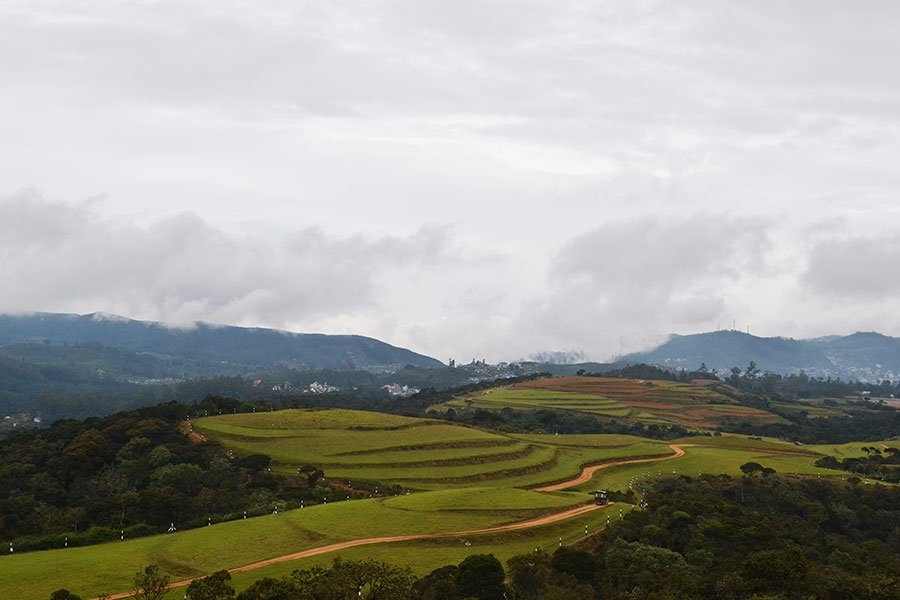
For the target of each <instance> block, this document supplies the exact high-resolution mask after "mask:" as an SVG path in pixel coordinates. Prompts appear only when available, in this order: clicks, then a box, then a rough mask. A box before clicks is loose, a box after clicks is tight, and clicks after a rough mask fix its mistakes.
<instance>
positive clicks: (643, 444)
mask: <svg viewBox="0 0 900 600" xmlns="http://www.w3.org/2000/svg"><path fill="white" fill-rule="evenodd" d="M194 428H195V430H196V431H198V432H200V433H202V434H203V435H205V436H207V437H209V438H212V439H215V440H218V441H220V442H221V443H223V444H225V445H226V446H228V447H230V448H231V449H233V450H234V451H235V452H236V453H237V454H242V453H255V452H261V453H265V454H269V455H271V456H273V458H275V460H276V463H275V468H276V469H283V470H288V471H290V470H293V469H295V468H296V466H297V465H301V464H315V465H319V466H322V467H324V469H325V471H326V474H327V475H328V476H329V477H340V478H354V477H355V478H357V479H358V480H359V479H363V478H370V479H371V480H373V481H380V482H395V483H402V484H403V485H404V486H406V487H407V488H409V489H415V490H431V491H416V492H413V493H411V494H405V495H401V496H395V497H389V498H378V499H369V500H353V501H343V502H332V503H329V504H328V505H322V506H313V507H308V508H305V509H302V510H294V511H289V512H283V513H282V514H281V515H278V516H266V517H258V518H251V519H247V520H241V521H234V522H230V523H221V524H217V525H213V526H211V527H206V528H202V529H195V530H190V531H183V532H179V533H178V534H175V535H163V536H154V537H147V538H141V539H136V540H131V541H126V542H119V543H111V544H103V545H98V546H91V547H84V548H70V549H67V550H52V551H45V552H34V553H26V554H16V555H12V556H4V557H0V598H16V599H24V600H30V599H32V598H33V599H35V600H39V599H40V600H44V599H45V598H47V597H48V596H49V593H50V592H51V591H53V590H54V589H57V588H59V587H63V586H65V587H69V588H70V589H73V590H74V591H76V592H78V593H79V594H82V595H83V596H85V597H91V596H93V595H96V594H98V593H100V592H103V591H110V592H112V591H115V592H120V591H124V590H127V589H128V587H129V584H130V579H131V577H132V575H133V573H134V572H135V571H137V570H138V569H139V568H140V567H142V566H143V565H146V564H150V563H155V564H158V565H160V566H161V567H162V568H163V569H164V570H165V571H166V572H167V573H169V574H171V575H172V576H173V577H174V578H175V579H183V578H186V577H192V576H199V575H204V574H208V573H210V572H213V571H215V570H218V569H221V568H228V567H237V566H240V565H244V564H248V563H251V562H255V561H259V560H264V559H267V558H271V557H276V556H281V555H284V554H290V553H293V552H296V551H299V550H303V549H306V548H315V547H320V546H325V545H328V544H331V543H335V542H340V541H345V540H350V539H358V538H364V537H375V536H384V535H398V534H403V535H407V534H416V533H436V532H456V531H468V530H472V529H479V528H484V527H489V526H494V525H497V524H501V523H509V522H515V521H520V520H524V519H529V518H534V517H535V516H537V515H541V514H545V513H552V512H558V511H560V510H564V509H566V508H568V507H572V506H575V505H578V504H581V503H585V502H587V501H589V500H590V497H589V496H588V495H587V494H585V493H584V492H586V491H590V490H594V489H598V488H607V489H622V490H624V489H627V488H628V487H630V486H633V485H635V484H636V483H640V482H643V481H648V480H649V479H652V478H655V477H659V476H662V475H668V474H672V472H673V471H675V472H677V473H679V474H685V475H696V474H699V473H729V474H738V473H739V467H740V465H741V464H743V463H745V462H748V461H755V462H759V463H761V464H763V465H765V466H770V467H773V468H775V469H776V470H777V471H779V472H780V473H799V474H804V475H809V476H816V475H818V476H832V477H844V476H846V474H845V473H843V472H840V471H828V470H825V469H819V468H816V467H814V466H813V462H814V461H815V460H816V458H818V457H820V456H821V455H822V454H825V453H828V454H835V455H838V456H842V455H858V454H861V451H859V447H860V446H863V445H872V444H846V445H842V446H802V447H801V446H795V445H793V444H789V443H785V442H781V441H778V440H774V439H755V438H747V437H745V436H737V435H721V436H697V437H690V438H685V439H682V440H676V441H675V443H676V444H678V445H680V446H681V447H682V448H683V449H684V450H685V452H686V454H685V455H684V456H682V457H680V458H675V459H672V460H667V461H665V462H659V463H654V462H650V463H640V464H632V465H618V466H612V467H610V468H608V469H604V470H602V471H599V472H598V473H596V474H595V476H594V478H593V480H591V481H589V482H588V483H585V484H584V485H582V486H581V487H580V489H576V490H572V491H566V492H553V493H539V492H536V491H531V490H530V489H526V488H532V487H537V486H538V485H540V484H546V483H551V482H555V481H561V480H566V479H571V478H573V477H575V476H576V475H577V474H578V473H579V472H580V471H581V469H582V467H584V466H585V465H588V464H597V463H604V462H610V461H616V460H623V459H626V458H634V457H649V456H668V455H671V453H672V450H671V449H670V448H669V447H668V442H660V441H657V440H649V439H644V438H640V437H634V436H625V435H552V434H551V435H544V434H499V433H492V432H487V431H482V430H478V429H473V428H469V427H463V426H459V425H454V424H452V423H447V422H443V421H435V420H429V419H415V418H407V417H398V416H394V415H383V414H378V413H371V412H359V411H346V410H287V411H279V412H275V413H260V414H249V415H226V416H219V417H209V418H204V419H199V420H197V421H196V422H195V423H194ZM628 508H630V507H627V506H624V505H616V506H614V507H613V508H610V509H607V510H604V511H597V512H594V513H590V514H588V515H583V516H579V517H576V518H573V519H571V520H570V521H564V522H560V523H556V524H552V525H545V526H541V527H538V528H535V529H531V530H528V531H517V532H505V533H493V534H481V535H478V536H473V537H472V539H468V540H466V539H462V538H448V539H440V540H427V541H423V540H419V541H410V542H402V543H392V544H380V545H372V546H365V547H357V548H353V549H347V550H342V551H340V553H339V555H340V556H342V557H344V558H365V557H371V558H377V559H382V560H385V561H387V562H391V563H395V564H401V565H410V566H411V567H413V568H414V569H415V570H416V571H417V572H419V573H423V572H427V571H429V570H431V569H433V568H435V567H438V566H441V565H443V564H448V563H455V562H458V561H459V560H461V559H462V558H464V557H465V556H466V555H467V554H470V553H478V552H491V553H494V554H496V555H497V556H499V557H500V558H501V559H505V558H508V557H509V556H512V555H514V554H518V553H521V552H523V551H527V550H530V549H533V548H534V547H536V546H543V547H552V546H553V545H554V544H558V543H559V538H563V540H564V541H565V542H570V541H573V540H575V539H577V538H578V537H579V536H582V535H584V526H585V525H587V526H588V527H589V528H590V529H591V530H596V528H598V527H600V526H602V525H603V524H605V522H606V519H607V518H608V517H609V518H615V517H617V515H618V511H619V510H620V509H622V510H625V509H628ZM467 541H468V542H469V543H470V544H471V545H470V546H467V545H466V544H465V542H467ZM336 555H337V554H328V555H322V556H316V557H313V558H304V559H301V560H295V561H291V562H285V563H281V564H277V565H271V566H267V567H265V568H262V569H260V570H257V571H252V572H248V573H241V574H238V575H236V576H235V582H236V584H237V586H238V587H243V586H246V585H248V584H249V583H250V582H251V581H253V580H255V579H258V578H259V577H263V576H277V575H281V574H286V573H289V572H290V571H291V570H293V569H295V568H298V567H303V566H309V565H313V564H323V563H328V562H330V561H331V560H333V558H334V557H335V556H336ZM181 597H183V591H174V592H172V594H170V598H171V599H173V600H174V599H175V598H181Z"/></svg>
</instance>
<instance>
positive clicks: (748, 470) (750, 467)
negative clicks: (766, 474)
mask: <svg viewBox="0 0 900 600" xmlns="http://www.w3.org/2000/svg"><path fill="white" fill-rule="evenodd" d="M764 469H765V467H763V466H762V465H761V464H759V463H758V462H752V461H751V462H746V463H744V464H742V465H741V472H742V473H744V474H745V475H753V474H754V473H761V472H762V471H763V470H764Z"/></svg>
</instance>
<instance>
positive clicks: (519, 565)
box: [506, 552, 550, 600]
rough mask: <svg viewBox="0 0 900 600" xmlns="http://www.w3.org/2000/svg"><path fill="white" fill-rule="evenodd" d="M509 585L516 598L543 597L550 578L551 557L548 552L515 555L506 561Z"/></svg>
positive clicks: (521, 599) (518, 599) (520, 599)
mask: <svg viewBox="0 0 900 600" xmlns="http://www.w3.org/2000/svg"><path fill="white" fill-rule="evenodd" d="M506 567H507V569H508V570H509V587H510V592H512V595H513V598H516V600H530V599H531V598H535V599H537V598H543V597H544V592H545V590H546V588H547V583H548V580H549V579H550V557H549V556H548V555H547V553H546V552H533V553H531V554H523V555H521V556H514V557H512V558H511V559H509V560H508V561H506Z"/></svg>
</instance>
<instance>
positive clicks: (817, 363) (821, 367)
mask: <svg viewBox="0 0 900 600" xmlns="http://www.w3.org/2000/svg"><path fill="white" fill-rule="evenodd" d="M751 360H752V361H755V362H756V364H757V365H758V366H759V368H760V369H762V370H764V371H772V372H775V373H782V374H788V373H797V372H800V371H804V372H806V373H808V374H810V375H817V376H833V377H841V378H844V379H859V380H860V381H880V380H882V379H892V380H893V379H898V378H900V338H894V337H889V336H886V335H882V334H880V333H874V332H858V333H854V334H852V335H847V336H828V337H822V338H815V339H807V340H798V339H791V338H782V337H758V336H755V335H750V334H747V333H743V332H740V331H713V332H709V333H700V334H694V335H673V336H672V337H671V338H669V340H668V341H666V342H665V343H663V344H662V345H660V346H658V347H657V348H654V349H652V350H649V351H646V352H638V353H635V354H629V355H627V356H624V357H622V361H625V362H629V363H650V364H657V365H660V366H664V367H670V368H685V369H696V368H698V367H699V366H700V365H701V364H703V363H705V364H706V366H707V367H709V368H710V369H719V370H728V369H730V368H731V367H734V366H739V367H745V366H746V365H748V364H749V363H750V361H751Z"/></svg>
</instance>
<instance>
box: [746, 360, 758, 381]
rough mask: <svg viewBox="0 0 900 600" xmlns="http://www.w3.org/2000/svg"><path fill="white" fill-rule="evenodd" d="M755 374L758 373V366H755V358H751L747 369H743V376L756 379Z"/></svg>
mask: <svg viewBox="0 0 900 600" xmlns="http://www.w3.org/2000/svg"><path fill="white" fill-rule="evenodd" d="M757 375H759V367H757V366H756V361H755V360H751V361H750V364H749V365H748V366H747V369H746V370H745V371H744V378H745V379H756V376H757Z"/></svg>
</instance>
